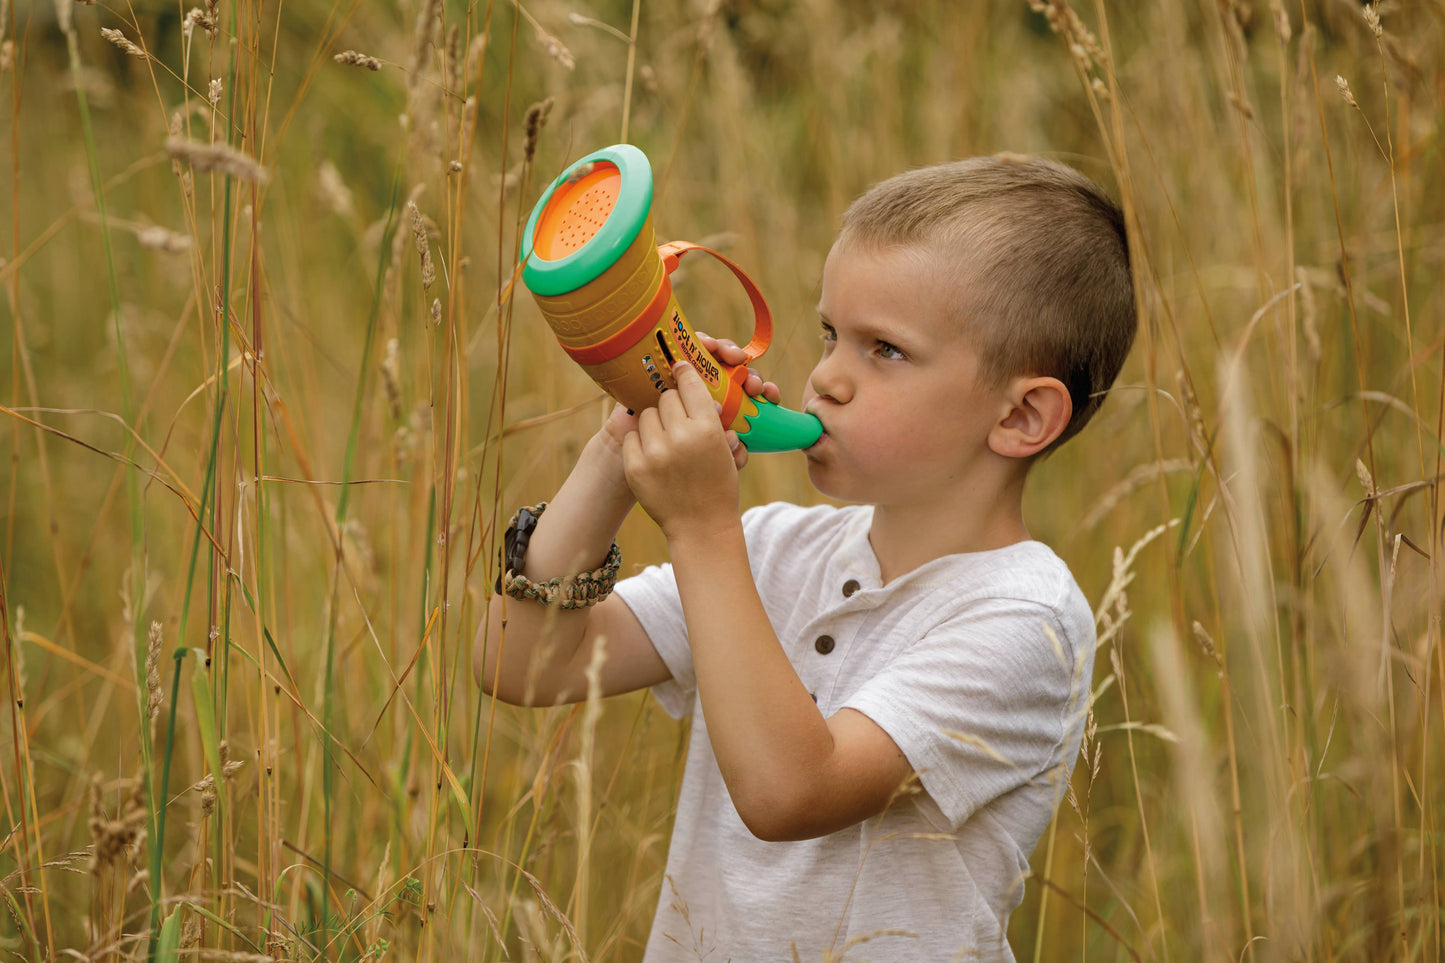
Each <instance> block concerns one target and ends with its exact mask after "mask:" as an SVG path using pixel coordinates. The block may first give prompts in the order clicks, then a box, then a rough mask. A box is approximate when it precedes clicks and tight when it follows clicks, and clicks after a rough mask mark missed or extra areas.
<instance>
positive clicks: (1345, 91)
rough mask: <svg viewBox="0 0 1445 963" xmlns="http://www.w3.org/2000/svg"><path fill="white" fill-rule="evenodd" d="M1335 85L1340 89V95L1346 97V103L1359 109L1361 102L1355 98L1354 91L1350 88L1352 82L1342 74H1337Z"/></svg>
mask: <svg viewBox="0 0 1445 963" xmlns="http://www.w3.org/2000/svg"><path fill="white" fill-rule="evenodd" d="M1335 86H1336V87H1338V88H1339V90H1340V96H1341V97H1343V98H1345V103H1347V104H1349V105H1350V106H1351V107H1354V108H1356V109H1359V106H1360V104H1359V102H1358V101H1356V100H1355V95H1354V93H1353V92H1352V91H1351V90H1350V82H1349V81H1348V80H1346V79H1345V78H1344V77H1343V76H1341V75H1340V74H1335Z"/></svg>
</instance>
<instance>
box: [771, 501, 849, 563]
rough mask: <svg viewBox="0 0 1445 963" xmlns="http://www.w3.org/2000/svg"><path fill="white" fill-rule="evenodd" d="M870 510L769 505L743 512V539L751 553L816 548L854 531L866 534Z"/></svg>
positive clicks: (829, 506) (789, 503)
mask: <svg viewBox="0 0 1445 963" xmlns="http://www.w3.org/2000/svg"><path fill="white" fill-rule="evenodd" d="M871 514H872V509H871V508H869V507H867V506H863V505H847V506H844V507H842V508H835V507H834V506H832V505H812V506H803V505H794V504H792V503H791V502H769V503H768V504H766V505H759V506H757V507H756V508H750V509H748V510H747V511H746V512H744V513H743V536H744V538H746V539H747V542H748V550H749V552H753V551H756V550H759V549H766V548H767V547H769V546H774V545H777V546H786V547H787V548H788V549H789V550H790V551H793V550H798V549H805V548H813V549H816V548H819V547H821V546H822V545H823V544H825V543H827V542H829V541H835V540H837V539H840V538H845V537H848V536H849V535H851V534H853V533H854V532H856V531H860V530H861V531H862V532H863V533H865V535H866V533H867V530H868V524H869V520H870V518H871Z"/></svg>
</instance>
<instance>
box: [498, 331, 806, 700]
mask: <svg viewBox="0 0 1445 963" xmlns="http://www.w3.org/2000/svg"><path fill="white" fill-rule="evenodd" d="M698 337H699V339H700V340H701V341H702V342H703V346H704V347H706V348H707V349H708V350H709V351H712V352H713V353H714V355H716V356H717V357H718V358H719V359H721V360H722V361H724V362H725V363H728V364H733V365H737V364H742V363H743V362H744V361H745V360H746V355H745V354H744V353H743V349H742V348H740V347H738V346H737V345H736V344H734V343H733V342H731V341H726V340H723V341H719V340H717V339H714V338H710V337H708V336H707V335H705V334H702V333H700V332H699V334H698ZM745 389H746V390H747V392H748V393H749V394H750V395H759V394H762V395H765V396H766V397H768V398H769V400H771V401H773V402H774V403H776V402H777V401H778V399H779V393H778V387H777V385H775V384H772V383H771V382H766V383H765V382H764V381H763V380H762V378H761V377H759V376H758V375H757V374H756V373H753V372H749V377H748V381H747V384H746V385H745ZM714 421H716V418H715V417H714ZM636 428H637V419H636V418H635V417H634V416H632V415H629V414H627V413H626V411H625V410H624V409H623V408H622V407H621V406H620V405H619V406H618V407H616V408H615V409H614V410H613V412H612V415H611V417H609V418H608V420H607V423H606V425H604V426H603V428H602V430H601V431H599V432H598V433H597V434H596V435H595V436H593V438H592V440H591V441H589V442H588V444H587V446H586V448H584V449H583V452H582V456H581V457H580V458H579V459H578V461H577V465H576V466H575V467H574V468H573V470H572V473H571V474H570V475H569V476H568V477H567V480H566V481H565V482H564V483H563V485H562V488H561V489H560V490H559V491H558V492H557V494H556V496H555V497H554V498H553V499H552V500H551V501H550V502H549V503H548V505H547V511H546V512H545V513H544V514H543V515H542V517H541V518H540V519H539V520H538V522H537V528H536V530H535V531H534V532H533V533H532V538H531V541H530V542H529V543H528V546H527V555H526V562H525V566H524V569H523V572H522V574H523V575H525V576H526V577H527V578H529V579H532V580H533V581H544V580H546V579H549V578H554V577H556V576H558V575H567V574H571V573H574V572H582V571H587V570H589V569H593V568H596V567H597V566H598V565H600V564H601V563H602V560H603V559H604V558H605V557H606V555H607V552H608V550H609V549H610V548H611V545H612V540H613V539H614V538H616V536H617V531H618V529H619V528H621V526H622V522H623V520H624V519H625V518H626V517H627V513H628V512H629V511H630V510H631V509H632V506H633V505H634V504H635V502H636V500H635V498H634V497H633V494H632V491H631V489H629V488H628V486H627V480H626V478H625V476H624V473H623V468H622V443H623V439H624V438H625V437H626V436H627V435H628V433H629V432H633V431H635V430H636ZM719 431H721V429H720V428H719ZM725 437H726V438H727V440H728V445H729V448H730V449H731V462H732V464H731V465H730V466H729V469H728V470H727V471H725V474H727V475H730V476H736V473H737V470H739V469H741V468H742V467H743V466H744V465H745V464H746V463H747V449H746V448H743V447H741V446H739V445H738V444H737V436H736V434H735V433H732V432H728V433H727V435H726V436H725ZM599 645H603V646H605V649H604V653H605V656H606V658H605V660H604V662H603V663H602V669H601V674H600V676H599V679H598V681H599V685H600V689H601V694H602V695H604V696H607V695H616V694H618V693H622V692H630V691H632V690H634V689H640V688H645V687H647V686H652V685H657V684H658V683H661V682H665V681H667V680H668V679H669V678H670V677H671V676H670V673H669V672H668V669H667V666H666V664H664V663H663V661H662V658H661V657H660V656H659V655H658V654H657V650H656V649H654V648H653V646H652V642H651V641H650V640H649V639H648V638H647V633H646V631H645V630H644V629H643V628H642V625H641V624H640V623H639V622H638V621H637V617H636V616H634V615H633V614H632V610H631V609H629V608H628V607H627V605H626V603H624V602H623V601H622V600H621V599H619V598H617V597H615V596H611V597H608V598H607V599H606V600H604V601H603V602H601V603H599V604H597V605H594V606H592V607H590V608H586V609H571V610H563V609H561V608H557V607H555V606H544V605H541V604H539V603H537V602H532V601H523V600H519V599H513V598H506V597H502V596H498V595H493V597H492V600H491V604H490V605H489V606H488V610H487V620H486V622H484V623H483V624H482V625H481V626H480V627H479V628H478V630H477V635H476V640H475V643H474V646H473V671H474V673H475V675H476V677H477V681H478V682H479V683H480V684H481V686H482V689H483V691H485V692H486V693H487V694H488V695H494V696H496V697H497V698H499V699H501V700H502V701H503V702H509V703H512V704H514V705H557V704H560V703H567V702H579V701H581V700H583V699H586V698H587V694H588V693H587V687H588V682H587V669H588V667H589V666H590V665H591V663H592V658H593V653H594V652H595V651H596V649H597V647H598V646H599Z"/></svg>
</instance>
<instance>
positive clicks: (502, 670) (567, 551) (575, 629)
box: [475, 434, 634, 704]
mask: <svg viewBox="0 0 1445 963" xmlns="http://www.w3.org/2000/svg"><path fill="white" fill-rule="evenodd" d="M620 459H621V456H620V453H619V452H618V451H617V450H616V447H615V445H614V444H613V443H612V442H611V440H610V439H609V438H607V437H606V436H605V434H598V435H597V436H595V437H593V439H592V440H591V441H590V442H588V444H587V447H586V448H585V449H584V450H583V453H582V456H581V458H579V459H578V462H577V465H576V467H575V468H574V469H573V470H572V473H571V474H570V475H568V477H567V480H566V481H565V482H563V484H562V487H561V488H560V489H559V490H558V492H557V494H556V496H555V497H554V498H553V499H552V500H550V501H549V502H548V503H547V510H546V512H544V513H543V515H542V517H541V518H540V519H538V521H537V527H536V530H535V531H534V532H533V533H532V538H531V541H530V542H529V543H528V546H527V553H526V561H525V563H524V568H523V571H522V573H521V574H522V575H525V576H526V577H527V578H528V579H530V580H532V581H535V582H542V581H546V580H547V579H551V578H555V577H557V576H565V575H573V574H576V573H578V572H583V571H588V570H591V569H594V568H596V567H598V566H599V565H601V564H602V562H603V560H604V559H605V558H606V556H607V553H608V550H609V549H610V548H611V546H612V541H613V539H614V538H615V537H616V535H617V531H618V529H619V528H620V527H621V526H622V522H623V520H624V519H625V518H626V517H627V513H628V512H629V511H630V510H631V508H632V505H633V504H634V500H633V496H632V492H631V491H630V490H629V489H628V488H627V485H626V483H625V481H624V479H623V477H622V472H621V460H620ZM592 611H593V610H592V609H590V608H584V609H570V610H567V609H562V608H561V607H559V606H556V605H541V604H539V603H537V602H534V601H530V600H518V599H513V598H506V597H501V596H496V595H494V596H493V597H492V600H491V605H490V607H489V609H488V613H487V622H486V624H485V625H484V626H483V627H482V629H481V630H480V631H479V632H478V635H477V640H476V651H475V658H476V668H477V674H478V676H479V678H480V681H481V684H482V688H483V689H484V690H485V691H487V692H489V693H494V694H496V695H497V696H498V697H499V698H501V699H503V700H504V701H507V702H513V703H529V704H532V703H550V702H553V701H555V699H556V698H557V697H558V696H559V695H560V694H563V693H561V692H560V691H559V690H560V688H561V687H562V686H563V685H564V684H565V681H566V679H565V675H566V673H567V670H568V668H569V666H570V664H571V662H572V660H573V658H574V656H575V655H576V652H577V647H578V645H579V644H580V643H581V641H582V638H583V636H584V634H585V632H586V629H587V622H588V618H589V616H590V615H591V613H592Z"/></svg>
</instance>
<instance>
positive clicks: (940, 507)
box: [868, 472, 1029, 584]
mask: <svg viewBox="0 0 1445 963" xmlns="http://www.w3.org/2000/svg"><path fill="white" fill-rule="evenodd" d="M999 482H1000V483H999V484H996V485H980V486H976V487H973V488H971V489H969V490H963V489H961V488H955V489H950V490H949V491H948V492H947V494H946V497H939V498H935V499H933V500H931V501H930V502H928V503H919V504H908V505H899V504H888V505H882V504H880V505H875V506H874V508H873V524H872V527H871V528H870V529H869V531H868V541H869V543H870V544H871V545H872V547H873V554H874V555H876V556H877V558H878V567H879V570H880V574H881V575H882V577H883V581H884V583H885V584H886V583H888V582H891V581H893V580H894V579H895V578H898V577H899V576H900V575H905V574H907V573H908V572H911V571H913V570H914V569H915V568H918V567H919V566H920V565H923V564H925V563H927V562H931V561H933V560H934V559H935V558H942V557H943V556H945V555H957V554H962V553H966V552H986V551H990V550H992V549H997V548H1004V547H1005V546H1008V545H1013V544H1014V543H1016V542H1022V541H1026V540H1027V539H1028V538H1029V532H1028V528H1027V527H1026V526H1025V525H1024V517H1023V489H1024V473H1023V472H1019V473H1018V474H1017V477H1007V478H1004V479H1000V480H999Z"/></svg>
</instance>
